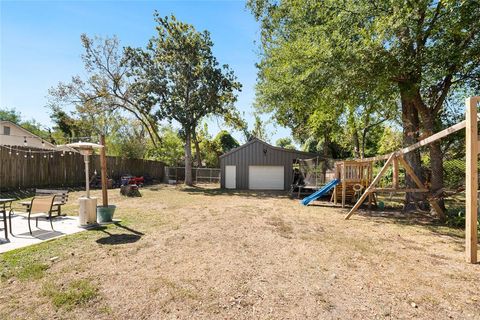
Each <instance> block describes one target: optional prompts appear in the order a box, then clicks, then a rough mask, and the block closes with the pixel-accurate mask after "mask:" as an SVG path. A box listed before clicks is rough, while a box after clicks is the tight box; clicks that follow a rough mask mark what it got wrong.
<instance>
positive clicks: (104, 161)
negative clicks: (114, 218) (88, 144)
mask: <svg viewBox="0 0 480 320" xmlns="http://www.w3.org/2000/svg"><path fill="white" fill-rule="evenodd" d="M100 144H101V145H102V146H103V148H100V171H101V176H102V200H103V206H104V207H108V191H107V150H105V149H106V145H105V136H104V135H103V134H102V135H100Z"/></svg>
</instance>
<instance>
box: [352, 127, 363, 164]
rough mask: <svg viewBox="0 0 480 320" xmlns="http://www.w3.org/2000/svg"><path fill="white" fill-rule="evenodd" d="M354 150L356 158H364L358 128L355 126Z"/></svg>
mask: <svg viewBox="0 0 480 320" xmlns="http://www.w3.org/2000/svg"><path fill="white" fill-rule="evenodd" d="M353 152H354V154H355V158H357V159H358V158H363V156H362V154H361V152H360V138H359V137H358V131H357V128H356V127H354V128H353Z"/></svg>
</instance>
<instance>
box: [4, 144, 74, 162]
mask: <svg viewBox="0 0 480 320" xmlns="http://www.w3.org/2000/svg"><path fill="white" fill-rule="evenodd" d="M2 148H5V149H7V150H8V151H7V152H8V154H9V155H10V156H13V154H15V155H16V156H23V157H24V158H32V159H33V158H35V154H38V155H39V156H40V157H41V156H43V158H44V159H53V158H54V154H55V153H60V156H62V157H63V156H65V153H66V152H68V154H69V155H72V154H73V152H72V151H66V150H55V149H47V150H43V149H37V148H25V149H24V147H15V146H5V145H0V149H2Z"/></svg>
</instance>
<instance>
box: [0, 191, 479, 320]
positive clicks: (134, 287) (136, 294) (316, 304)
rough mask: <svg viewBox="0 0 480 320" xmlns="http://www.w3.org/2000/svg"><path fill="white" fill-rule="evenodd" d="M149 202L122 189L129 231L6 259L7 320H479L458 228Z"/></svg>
mask: <svg viewBox="0 0 480 320" xmlns="http://www.w3.org/2000/svg"><path fill="white" fill-rule="evenodd" d="M79 194H80V193H75V194H74V195H73V197H72V200H71V202H70V203H71V204H70V205H69V207H68V208H66V211H67V212H69V211H70V212H73V211H74V210H75V209H76V206H75V203H76V197H77V196H78V195H79ZM97 194H99V193H98V192H97ZM142 194H143V197H142V198H135V199H127V198H121V197H120V196H119V195H118V190H114V191H111V198H112V201H111V202H113V203H115V204H117V205H118V210H117V212H116V217H117V218H120V219H122V223H121V224H119V225H116V226H115V225H112V226H109V227H108V228H106V229H102V230H95V231H87V232H82V233H80V234H77V235H71V236H67V237H64V238H61V239H58V240H54V241H50V242H47V243H42V244H40V245H37V246H33V247H29V248H24V249H20V250H17V251H13V252H10V253H7V254H4V255H0V267H1V270H0V272H1V275H0V276H1V282H0V319H89V320H91V319H177V318H180V319H185V318H192V319H306V318H309V319H398V318H401V319H411V318H416V319H449V318H453V319H480V266H479V265H469V264H467V263H465V262H464V253H463V239H462V237H461V236H462V235H463V233H462V232H461V231H459V230H455V229H448V228H445V227H437V226H433V225H430V224H428V223H414V221H412V220H409V219H401V218H398V217H392V216H391V215H376V216H375V215H370V216H368V217H367V216H364V217H362V216H358V215H356V216H354V217H353V218H352V219H351V220H350V221H345V220H343V217H344V214H345V213H346V210H342V209H339V208H333V207H327V206H312V207H302V206H301V205H300V204H299V203H298V201H296V200H290V199H288V198H286V197H285V196H283V195H282V194H262V193H253V192H243V193H233V192H222V191H220V190H216V189H208V188H191V189H182V188H174V187H171V186H163V185H162V186H155V187H149V188H147V189H144V190H142Z"/></svg>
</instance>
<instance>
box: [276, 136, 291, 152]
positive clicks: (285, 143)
mask: <svg viewBox="0 0 480 320" xmlns="http://www.w3.org/2000/svg"><path fill="white" fill-rule="evenodd" d="M275 145H276V146H277V147H281V148H285V149H290V150H295V146H294V145H293V141H292V139H291V138H287V137H285V138H280V139H278V140H277V141H276V142H275Z"/></svg>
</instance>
